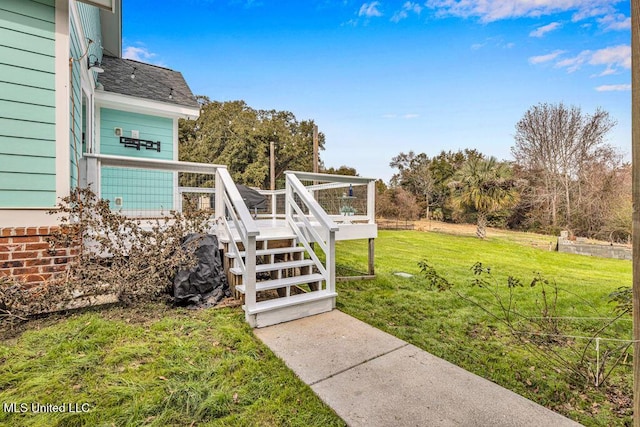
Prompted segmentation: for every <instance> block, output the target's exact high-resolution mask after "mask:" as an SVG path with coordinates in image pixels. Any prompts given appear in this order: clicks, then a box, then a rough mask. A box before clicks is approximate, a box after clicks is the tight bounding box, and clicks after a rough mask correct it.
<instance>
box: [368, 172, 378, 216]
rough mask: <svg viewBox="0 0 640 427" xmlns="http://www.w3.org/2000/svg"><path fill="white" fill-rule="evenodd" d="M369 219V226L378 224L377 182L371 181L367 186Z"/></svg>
mask: <svg viewBox="0 0 640 427" xmlns="http://www.w3.org/2000/svg"><path fill="white" fill-rule="evenodd" d="M367 217H369V224H373V223H375V222H376V182H375V181H369V183H368V184H367Z"/></svg>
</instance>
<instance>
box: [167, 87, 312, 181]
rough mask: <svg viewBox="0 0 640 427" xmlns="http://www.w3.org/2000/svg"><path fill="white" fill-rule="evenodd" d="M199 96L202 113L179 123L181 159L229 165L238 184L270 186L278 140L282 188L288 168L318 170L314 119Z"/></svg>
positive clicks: (277, 163)
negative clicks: (314, 140)
mask: <svg viewBox="0 0 640 427" xmlns="http://www.w3.org/2000/svg"><path fill="white" fill-rule="evenodd" d="M197 98H198V100H199V102H200V104H201V112H200V117H198V119H196V120H184V119H181V120H180V123H179V125H180V127H179V138H178V139H179V144H180V147H179V158H180V160H182V161H188V162H201V163H214V164H223V165H226V166H227V169H228V170H229V173H230V174H231V176H232V177H233V179H234V180H235V181H236V182H238V183H240V184H245V185H248V186H253V187H260V188H269V184H270V182H269V181H270V171H269V160H270V145H271V142H273V143H274V149H275V156H274V158H275V171H276V173H275V178H276V182H277V183H278V186H277V187H278V188H280V187H282V186H283V184H282V183H283V182H284V172H285V171H286V170H301V171H312V170H313V129H314V127H315V123H314V121H313V120H298V119H297V118H296V116H295V115H294V114H293V113H291V112H289V111H278V110H256V109H254V108H251V107H250V106H248V105H247V104H246V103H245V102H244V101H226V102H220V101H211V100H210V99H209V98H207V97H206V96H200V97H197ZM324 142H325V136H324V134H323V133H322V132H320V133H319V134H318V146H319V150H324Z"/></svg>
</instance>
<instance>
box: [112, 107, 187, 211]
mask: <svg viewBox="0 0 640 427" xmlns="http://www.w3.org/2000/svg"><path fill="white" fill-rule="evenodd" d="M115 128H122V130H123V136H126V137H130V136H131V131H132V130H137V131H139V132H140V139H145V140H151V141H160V147H161V150H160V152H157V151H156V150H147V149H145V148H140V150H136V149H135V148H127V147H125V146H124V144H121V143H120V137H118V136H116V135H115V132H114V129H115ZM173 143H174V142H173V120H172V119H168V118H164V117H156V116H150V115H147V114H138V113H131V112H126V111H120V110H114V109H110V108H101V109H100V153H101V154H111V155H117V156H128V157H138V158H151V159H163V160H177V159H174V158H173ZM173 177H174V174H173V173H171V172H153V171H145V170H131V169H121V168H105V169H103V171H102V177H101V182H102V188H101V195H102V197H103V198H104V199H107V200H110V201H111V207H112V208H114V209H120V208H122V209H123V210H129V211H131V210H134V211H156V212H157V211H164V212H168V210H171V209H173V191H174V179H173ZM116 197H121V198H122V202H123V204H122V206H115V204H114V200H115V198H116Z"/></svg>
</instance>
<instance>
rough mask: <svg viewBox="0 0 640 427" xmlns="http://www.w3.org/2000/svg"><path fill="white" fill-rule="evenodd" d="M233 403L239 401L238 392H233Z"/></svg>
mask: <svg viewBox="0 0 640 427" xmlns="http://www.w3.org/2000/svg"><path fill="white" fill-rule="evenodd" d="M233 403H238V393H233Z"/></svg>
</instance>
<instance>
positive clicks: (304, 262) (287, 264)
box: [229, 259, 314, 275]
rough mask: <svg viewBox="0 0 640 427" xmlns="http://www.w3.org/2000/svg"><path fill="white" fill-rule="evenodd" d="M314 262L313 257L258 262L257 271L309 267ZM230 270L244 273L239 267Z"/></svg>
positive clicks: (235, 272)
mask: <svg viewBox="0 0 640 427" xmlns="http://www.w3.org/2000/svg"><path fill="white" fill-rule="evenodd" d="M313 264H314V262H313V260H311V259H301V260H297V261H282V262H274V263H273V264H258V265H256V273H264V272H265V271H274V270H283V269H286V268H297V267H307V266H310V265H313ZM229 271H230V272H231V273H233V274H236V275H238V274H242V270H240V268H239V267H233V268H230V269H229Z"/></svg>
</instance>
